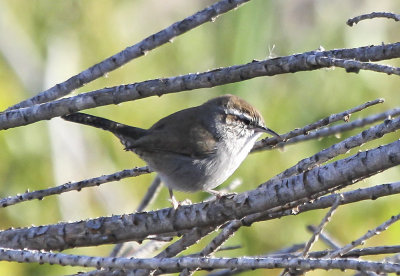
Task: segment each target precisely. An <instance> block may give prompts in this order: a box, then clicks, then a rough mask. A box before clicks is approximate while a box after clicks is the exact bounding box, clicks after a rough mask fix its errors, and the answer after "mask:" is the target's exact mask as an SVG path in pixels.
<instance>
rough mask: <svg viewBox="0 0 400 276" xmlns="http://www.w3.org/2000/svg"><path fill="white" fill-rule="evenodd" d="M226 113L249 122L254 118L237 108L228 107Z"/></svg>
mask: <svg viewBox="0 0 400 276" xmlns="http://www.w3.org/2000/svg"><path fill="white" fill-rule="evenodd" d="M226 114H228V115H234V116H237V117H238V118H239V119H241V120H242V121H244V120H246V121H249V122H253V121H254V118H252V117H251V116H250V115H249V114H248V113H242V112H241V111H240V110H237V109H228V110H227V111H226Z"/></svg>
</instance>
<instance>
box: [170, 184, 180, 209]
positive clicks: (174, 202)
mask: <svg viewBox="0 0 400 276" xmlns="http://www.w3.org/2000/svg"><path fill="white" fill-rule="evenodd" d="M168 191H169V197H170V200H169V201H171V203H172V206H173V207H174V209H178V207H179V205H180V204H179V202H178V201H177V200H176V198H175V196H174V192H173V191H172V189H170V188H168Z"/></svg>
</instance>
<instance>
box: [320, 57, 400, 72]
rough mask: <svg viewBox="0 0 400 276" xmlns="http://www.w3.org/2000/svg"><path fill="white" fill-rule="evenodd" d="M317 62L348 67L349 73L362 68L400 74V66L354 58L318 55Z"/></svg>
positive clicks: (327, 65) (329, 65) (328, 65)
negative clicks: (361, 60)
mask: <svg viewBox="0 0 400 276" xmlns="http://www.w3.org/2000/svg"><path fill="white" fill-rule="evenodd" d="M316 64H318V65H324V66H326V67H333V66H335V67H340V68H344V69H346V72H347V73H358V72H359V71H360V70H368V71H374V72H379V73H385V74H388V75H392V74H393V75H398V76H400V68H398V67H393V66H389V65H381V64H376V63H371V62H360V61H358V60H352V59H339V58H330V57H317V58H316Z"/></svg>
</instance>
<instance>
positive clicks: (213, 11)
mask: <svg viewBox="0 0 400 276" xmlns="http://www.w3.org/2000/svg"><path fill="white" fill-rule="evenodd" d="M248 1H250V0H222V1H219V2H217V3H215V4H214V5H211V6H209V7H207V8H205V9H204V10H202V11H199V12H197V13H195V14H194V15H191V16H189V17H187V18H185V19H184V20H182V21H178V22H176V23H174V24H172V25H171V26H169V27H167V28H165V29H164V30H161V31H159V32H158V33H156V34H153V35H150V36H148V37H147V38H145V39H144V40H142V41H141V42H139V43H137V44H135V45H133V46H130V47H128V48H126V49H125V50H123V51H121V52H119V53H117V54H115V55H113V56H111V57H109V58H107V59H105V60H103V61H101V62H100V63H98V64H95V65H93V66H92V67H90V68H88V69H86V70H85V71H83V72H81V73H79V74H77V75H75V76H73V77H71V78H69V79H68V80H66V81H65V82H63V83H59V84H57V85H55V86H53V87H52V88H50V89H48V90H46V91H43V92H42V93H40V94H38V95H36V96H34V97H32V98H30V99H28V100H25V101H23V102H21V103H19V104H16V105H14V106H12V107H10V108H8V109H7V110H12V109H18V108H22V107H28V106H32V105H35V104H40V103H45V102H49V101H52V100H55V99H58V98H61V97H63V96H65V95H67V94H69V93H70V92H72V91H73V90H75V89H77V88H79V87H82V86H83V85H85V84H86V83H89V82H91V81H93V80H95V79H97V78H99V77H102V76H103V75H105V74H107V73H108V72H111V71H113V70H115V69H117V68H119V67H121V66H122V65H124V64H126V63H127V62H129V61H131V60H133V59H135V58H138V57H141V56H143V55H145V54H146V53H148V52H149V51H151V50H153V49H155V48H157V47H159V46H161V45H163V44H165V43H168V42H171V41H172V40H173V39H174V38H176V37H177V36H179V35H181V34H184V33H186V32H187V31H190V30H192V29H194V28H196V27H198V26H200V25H202V24H204V23H206V22H210V21H214V20H215V18H217V17H218V16H219V15H220V14H223V13H226V12H228V11H230V10H232V9H235V8H237V7H238V6H240V5H242V4H243V3H246V2H248Z"/></svg>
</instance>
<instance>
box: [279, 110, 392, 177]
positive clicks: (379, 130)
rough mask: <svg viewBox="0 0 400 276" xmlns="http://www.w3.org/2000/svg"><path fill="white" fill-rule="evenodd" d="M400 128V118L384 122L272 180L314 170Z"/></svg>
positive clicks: (325, 150)
mask: <svg viewBox="0 0 400 276" xmlns="http://www.w3.org/2000/svg"><path fill="white" fill-rule="evenodd" d="M399 128H400V117H399V118H396V119H393V120H391V119H386V120H385V122H383V123H382V124H379V125H376V126H373V127H371V128H369V129H366V130H364V131H363V132H361V133H359V134H357V135H355V136H351V137H349V138H347V139H344V140H343V141H341V142H339V143H337V144H334V145H333V146H331V147H329V148H327V149H324V150H322V151H320V152H318V153H317V154H315V155H313V156H311V157H308V158H305V159H303V160H301V161H300V162H298V163H297V164H296V165H295V166H293V167H290V168H288V169H286V170H285V171H283V172H282V173H280V174H278V175H277V176H275V177H274V178H272V179H275V178H277V179H284V178H287V177H289V176H292V175H295V174H298V173H301V172H305V171H307V170H309V169H311V168H314V167H316V166H318V165H320V164H323V163H325V162H327V161H328V160H331V159H333V158H335V157H337V156H339V155H340V154H344V153H346V152H348V151H349V150H350V149H352V148H355V147H358V146H361V145H362V144H365V143H366V142H369V141H372V140H375V139H379V138H381V137H382V136H384V135H386V134H388V133H391V132H395V131H397V130H398V129H399Z"/></svg>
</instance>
